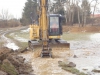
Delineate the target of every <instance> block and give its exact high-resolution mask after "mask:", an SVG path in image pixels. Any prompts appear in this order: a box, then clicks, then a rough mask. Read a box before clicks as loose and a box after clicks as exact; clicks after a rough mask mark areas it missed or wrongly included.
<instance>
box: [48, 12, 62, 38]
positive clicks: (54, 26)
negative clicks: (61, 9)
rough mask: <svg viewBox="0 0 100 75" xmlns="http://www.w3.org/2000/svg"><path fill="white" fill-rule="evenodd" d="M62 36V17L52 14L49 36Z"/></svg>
mask: <svg viewBox="0 0 100 75" xmlns="http://www.w3.org/2000/svg"><path fill="white" fill-rule="evenodd" d="M60 35H62V26H61V15H60V14H51V15H50V16H49V36H60Z"/></svg>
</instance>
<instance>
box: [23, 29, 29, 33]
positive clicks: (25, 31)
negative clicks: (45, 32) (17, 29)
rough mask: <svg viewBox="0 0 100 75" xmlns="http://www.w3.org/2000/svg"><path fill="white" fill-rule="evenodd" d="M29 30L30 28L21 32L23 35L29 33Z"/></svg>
mask: <svg viewBox="0 0 100 75" xmlns="http://www.w3.org/2000/svg"><path fill="white" fill-rule="evenodd" d="M29 30H30V28H28V29H26V30H21V32H22V33H23V32H24V33H27V32H29Z"/></svg>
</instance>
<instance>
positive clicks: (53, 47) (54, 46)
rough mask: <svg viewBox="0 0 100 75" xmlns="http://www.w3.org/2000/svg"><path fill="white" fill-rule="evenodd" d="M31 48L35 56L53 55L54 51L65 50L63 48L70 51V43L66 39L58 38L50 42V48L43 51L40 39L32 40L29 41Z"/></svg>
mask: <svg viewBox="0 0 100 75" xmlns="http://www.w3.org/2000/svg"><path fill="white" fill-rule="evenodd" d="M29 49H30V50H32V51H34V57H39V56H41V57H43V56H46V57H47V56H49V57H52V56H53V54H54V52H53V51H63V50H67V51H69V50H70V43H67V42H66V41H64V40H58V41H57V42H54V41H52V42H50V43H49V49H48V50H47V51H46V52H45V53H44V52H43V51H42V43H40V42H38V41H31V42H29ZM52 53H53V54H52ZM54 55H55V54H54Z"/></svg>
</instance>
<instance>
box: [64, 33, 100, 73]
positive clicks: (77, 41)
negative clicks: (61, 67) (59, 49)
mask: <svg viewBox="0 0 100 75" xmlns="http://www.w3.org/2000/svg"><path fill="white" fill-rule="evenodd" d="M63 35H66V36H64V37H63V36H62V38H63V39H66V40H67V41H68V42H69V43H70V50H72V51H73V56H74V55H76V56H77V58H74V57H73V56H72V57H70V58H68V59H69V61H71V62H74V63H75V64H76V68H77V69H79V70H80V71H82V72H85V73H86V74H88V75H100V73H95V72H92V70H94V69H96V70H100V33H71V34H70V33H69V34H67V33H64V34H63ZM70 36H71V37H70Z"/></svg>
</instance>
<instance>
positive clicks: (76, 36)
mask: <svg viewBox="0 0 100 75" xmlns="http://www.w3.org/2000/svg"><path fill="white" fill-rule="evenodd" d="M90 35H91V33H63V35H62V39H64V40H89V39H90V38H89V36H90Z"/></svg>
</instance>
